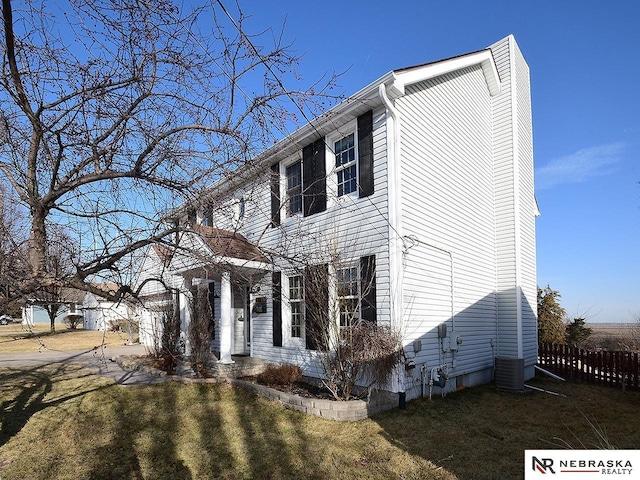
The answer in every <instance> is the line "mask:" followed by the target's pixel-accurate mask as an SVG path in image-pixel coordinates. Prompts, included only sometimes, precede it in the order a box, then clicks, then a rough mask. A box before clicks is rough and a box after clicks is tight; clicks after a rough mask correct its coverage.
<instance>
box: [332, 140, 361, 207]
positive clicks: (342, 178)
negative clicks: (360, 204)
mask: <svg viewBox="0 0 640 480" xmlns="http://www.w3.org/2000/svg"><path fill="white" fill-rule="evenodd" d="M334 152H335V156H336V165H335V168H336V175H337V182H338V192H337V193H338V197H341V196H343V195H347V194H349V193H351V192H355V191H356V189H357V178H358V172H357V162H356V144H355V133H352V134H350V135H347V136H346V137H343V138H341V139H340V140H338V141H337V142H335V143H334Z"/></svg>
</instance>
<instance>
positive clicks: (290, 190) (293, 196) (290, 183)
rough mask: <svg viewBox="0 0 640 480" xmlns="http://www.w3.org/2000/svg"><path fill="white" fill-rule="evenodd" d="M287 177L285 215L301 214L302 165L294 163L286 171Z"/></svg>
mask: <svg viewBox="0 0 640 480" xmlns="http://www.w3.org/2000/svg"><path fill="white" fill-rule="evenodd" d="M286 175H287V214H288V215H289V216H291V215H295V214H297V213H301V212H302V163H301V162H296V163H292V164H291V165H289V166H288V167H287V169H286Z"/></svg>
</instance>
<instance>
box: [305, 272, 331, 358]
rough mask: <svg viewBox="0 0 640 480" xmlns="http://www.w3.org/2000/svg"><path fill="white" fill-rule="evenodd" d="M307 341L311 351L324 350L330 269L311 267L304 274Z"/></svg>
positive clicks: (327, 319)
mask: <svg viewBox="0 0 640 480" xmlns="http://www.w3.org/2000/svg"><path fill="white" fill-rule="evenodd" d="M304 287H305V288H304V303H305V319H304V320H305V340H306V346H307V348H308V349H310V350H317V349H318V347H320V348H322V349H324V346H325V345H326V343H325V340H326V337H327V333H328V332H327V328H328V327H329V267H328V265H327V264H323V265H310V266H308V267H306V268H305V272H304Z"/></svg>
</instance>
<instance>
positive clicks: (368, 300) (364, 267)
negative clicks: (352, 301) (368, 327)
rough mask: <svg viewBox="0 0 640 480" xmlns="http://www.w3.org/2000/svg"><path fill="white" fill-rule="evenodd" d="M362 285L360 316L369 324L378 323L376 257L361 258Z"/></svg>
mask: <svg viewBox="0 0 640 480" xmlns="http://www.w3.org/2000/svg"><path fill="white" fill-rule="evenodd" d="M360 283H361V287H362V300H361V302H360V315H361V316H362V319H363V320H366V321H367V322H372V323H375V322H376V313H377V312H376V256H375V255H370V256H367V257H361V258H360Z"/></svg>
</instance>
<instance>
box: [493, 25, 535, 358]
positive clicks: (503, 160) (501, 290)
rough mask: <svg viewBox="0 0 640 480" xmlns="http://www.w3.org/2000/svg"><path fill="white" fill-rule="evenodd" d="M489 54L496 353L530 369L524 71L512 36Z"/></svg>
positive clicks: (531, 250)
mask: <svg viewBox="0 0 640 480" xmlns="http://www.w3.org/2000/svg"><path fill="white" fill-rule="evenodd" d="M492 52H493V56H494V58H495V61H496V67H497V69H498V73H499V74H500V78H501V80H502V91H501V93H500V95H499V96H497V97H495V98H494V99H493V110H494V129H493V148H494V157H495V177H496V226H497V228H496V246H497V255H498V276H497V287H498V325H499V338H498V345H499V352H498V353H499V354H500V355H505V356H514V357H515V356H520V357H524V359H525V365H529V366H530V365H533V364H535V362H536V356H537V336H536V279H535V275H536V269H535V255H536V254H535V218H534V216H535V198H534V190H533V146H532V134H531V100H530V91H529V69H528V67H527V65H526V63H525V61H524V59H523V58H522V54H521V53H520V51H519V49H518V47H517V45H516V43H515V41H514V40H513V37H507V38H505V39H504V40H501V41H500V42H498V43H497V44H495V45H493V46H492ZM518 321H520V325H519V324H518ZM519 328H520V329H521V330H520V332H519V331H518V329H519ZM519 335H521V337H520V340H519Z"/></svg>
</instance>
